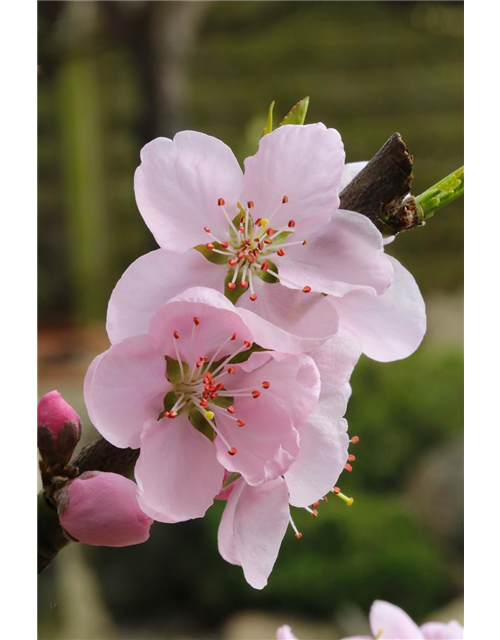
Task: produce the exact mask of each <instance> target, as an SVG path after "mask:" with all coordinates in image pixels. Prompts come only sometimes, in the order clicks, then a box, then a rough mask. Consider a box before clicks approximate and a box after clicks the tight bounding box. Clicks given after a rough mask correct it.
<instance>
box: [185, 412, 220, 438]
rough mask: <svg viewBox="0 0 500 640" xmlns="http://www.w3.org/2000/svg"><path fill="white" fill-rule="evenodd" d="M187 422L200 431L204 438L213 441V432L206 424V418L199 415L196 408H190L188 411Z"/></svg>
mask: <svg viewBox="0 0 500 640" xmlns="http://www.w3.org/2000/svg"><path fill="white" fill-rule="evenodd" d="M189 422H190V423H191V424H192V425H193V427H194V428H195V429H196V430H197V431H199V432H200V433H202V434H203V435H204V436H205V437H206V438H208V439H209V440H210V442H213V441H214V440H215V432H214V430H213V429H212V427H211V426H210V425H209V424H208V422H207V421H206V419H205V418H204V417H203V416H202V415H201V413H200V412H199V410H198V409H191V411H190V412H189Z"/></svg>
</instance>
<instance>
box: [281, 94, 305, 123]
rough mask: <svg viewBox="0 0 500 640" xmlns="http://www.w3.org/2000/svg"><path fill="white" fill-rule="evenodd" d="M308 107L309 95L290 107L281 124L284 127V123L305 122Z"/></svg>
mask: <svg viewBox="0 0 500 640" xmlns="http://www.w3.org/2000/svg"><path fill="white" fill-rule="evenodd" d="M308 107H309V96H306V97H305V98H302V100H299V102H297V104H296V105H294V106H293V107H292V108H291V109H290V111H289V112H288V113H287V114H286V116H285V117H284V118H283V120H282V121H281V122H280V124H279V126H280V127H282V126H283V125H284V124H304V122H305V119H306V114H307V108H308Z"/></svg>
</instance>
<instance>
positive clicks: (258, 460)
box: [212, 394, 299, 485]
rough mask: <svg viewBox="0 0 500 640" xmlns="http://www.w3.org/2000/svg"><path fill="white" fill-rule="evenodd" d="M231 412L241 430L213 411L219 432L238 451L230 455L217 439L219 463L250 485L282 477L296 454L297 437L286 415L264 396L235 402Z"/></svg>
mask: <svg viewBox="0 0 500 640" xmlns="http://www.w3.org/2000/svg"><path fill="white" fill-rule="evenodd" d="M212 409H213V407H212ZM234 409H235V413H234V416H233V417H234V418H237V419H240V420H243V422H244V423H245V425H244V426H243V427H239V426H238V425H237V423H236V421H235V420H232V419H231V418H230V417H229V414H228V413H227V411H226V410H225V409H213V410H214V411H215V416H216V421H217V428H218V430H219V431H220V432H221V433H222V435H223V436H224V438H225V440H226V441H227V442H228V444H229V446H230V447H234V448H235V449H236V451H237V453H236V455H230V454H229V453H228V446H227V445H226V444H225V443H224V442H223V440H222V439H221V438H219V437H217V438H216V439H215V445H216V448H217V457H218V459H219V462H220V463H221V464H222V465H223V467H224V468H225V469H227V470H228V471H231V472H235V473H241V475H242V476H243V477H244V478H245V480H246V482H247V483H248V484H251V485H259V484H262V483H263V482H266V481H268V480H273V479H274V478H277V477H278V476H280V475H282V474H283V473H284V472H285V471H286V470H287V469H288V468H289V467H290V465H291V464H292V462H293V461H294V460H295V458H296V457H297V455H298V453H299V445H298V434H297V431H296V429H295V428H294V427H293V423H292V420H291V418H290V416H289V414H288V413H287V412H286V411H285V410H284V409H281V408H280V407H278V406H277V405H276V404H275V403H274V402H273V401H272V400H271V399H267V398H266V397H265V395H264V394H261V396H260V398H257V399H256V400H254V399H253V398H251V399H250V400H247V401H246V402H241V401H237V400H236V399H235V402H234Z"/></svg>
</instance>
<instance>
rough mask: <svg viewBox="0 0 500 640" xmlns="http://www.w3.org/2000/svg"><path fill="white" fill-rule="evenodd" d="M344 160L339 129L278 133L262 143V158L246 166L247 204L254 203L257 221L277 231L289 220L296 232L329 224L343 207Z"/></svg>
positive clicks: (314, 127) (307, 128) (315, 126)
mask: <svg viewBox="0 0 500 640" xmlns="http://www.w3.org/2000/svg"><path fill="white" fill-rule="evenodd" d="M344 159H345V153H344V145H343V144H342V140H341V138H340V135H339V133H338V132H337V131H335V129H327V128H326V127H325V125H324V124H321V123H317V124H309V125H305V126H297V125H286V126H283V127H279V128H278V129H276V130H275V131H273V132H272V133H270V134H268V135H267V136H264V137H263V138H261V140H260V143H259V150H258V151H257V153H256V154H255V155H254V156H252V157H250V158H247V159H246V160H245V176H244V179H243V183H244V189H243V201H244V202H245V203H246V202H247V201H248V200H252V201H253V202H254V204H255V208H254V209H253V210H252V215H253V216H254V219H255V218H257V217H260V218H268V219H270V220H271V224H272V227H273V228H275V229H279V228H283V227H286V224H287V222H288V221H289V220H290V219H293V220H295V222H296V224H297V229H300V228H301V227H305V226H307V227H308V228H310V226H311V223H312V224H314V225H317V224H321V223H322V222H323V223H324V222H326V221H327V220H328V219H329V218H330V215H331V212H332V211H335V209H337V207H338V206H339V186H340V180H341V175H342V168H343V166H344ZM283 196H287V197H288V202H287V204H282V200H283ZM274 211H276V213H274V215H273V212H274ZM304 223H306V224H304Z"/></svg>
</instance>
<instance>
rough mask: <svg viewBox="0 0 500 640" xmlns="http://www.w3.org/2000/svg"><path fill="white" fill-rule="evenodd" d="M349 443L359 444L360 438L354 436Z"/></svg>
mask: <svg viewBox="0 0 500 640" xmlns="http://www.w3.org/2000/svg"><path fill="white" fill-rule="evenodd" d="M349 442H350V443H351V444H358V442H359V438H358V436H353V437H352V438H351V439H350V440H349Z"/></svg>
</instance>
